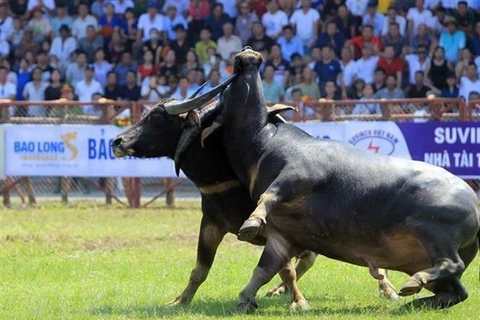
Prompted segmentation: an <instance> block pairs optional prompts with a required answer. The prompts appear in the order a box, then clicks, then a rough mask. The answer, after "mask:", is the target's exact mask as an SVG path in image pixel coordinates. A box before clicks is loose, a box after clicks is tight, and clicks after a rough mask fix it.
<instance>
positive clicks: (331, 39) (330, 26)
mask: <svg viewBox="0 0 480 320" xmlns="http://www.w3.org/2000/svg"><path fill="white" fill-rule="evenodd" d="M344 45H345V37H344V36H343V35H342V34H341V33H340V32H339V31H338V30H337V25H336V24H335V22H333V21H330V22H328V23H327V27H326V32H324V33H321V34H320V35H319V36H318V39H317V45H316V46H317V47H320V48H323V47H324V46H331V47H332V48H333V50H334V51H335V55H336V56H337V57H340V56H341V54H342V48H343V46H344Z"/></svg>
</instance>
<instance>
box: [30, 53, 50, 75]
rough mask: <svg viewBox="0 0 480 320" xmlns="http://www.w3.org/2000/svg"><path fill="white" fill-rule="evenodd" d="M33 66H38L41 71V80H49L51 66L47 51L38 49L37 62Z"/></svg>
mask: <svg viewBox="0 0 480 320" xmlns="http://www.w3.org/2000/svg"><path fill="white" fill-rule="evenodd" d="M34 68H39V69H40V70H41V71H42V81H49V80H50V74H51V72H52V71H53V68H52V67H51V66H50V64H49V63H48V58H47V53H46V52H45V51H39V52H38V53H37V64H36V65H35V66H34Z"/></svg>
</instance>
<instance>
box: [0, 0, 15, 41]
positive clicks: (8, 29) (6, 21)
mask: <svg viewBox="0 0 480 320" xmlns="http://www.w3.org/2000/svg"><path fill="white" fill-rule="evenodd" d="M7 6H8V4H7V3H5V2H1V3H0V41H5V40H7V38H8V37H9V36H10V34H12V33H13V32H14V30H15V28H14V25H13V18H12V17H9V15H8V8H7Z"/></svg>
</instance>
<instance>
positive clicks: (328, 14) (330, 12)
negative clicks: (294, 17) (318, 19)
mask: <svg viewBox="0 0 480 320" xmlns="http://www.w3.org/2000/svg"><path fill="white" fill-rule="evenodd" d="M340 6H344V7H345V0H325V1H324V3H323V10H319V11H320V12H322V18H323V20H324V21H325V22H327V23H328V22H330V21H334V20H335V17H337V16H338V9H339V8H340ZM345 8H346V7H345Z"/></svg>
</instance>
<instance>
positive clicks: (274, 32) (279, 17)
mask: <svg viewBox="0 0 480 320" xmlns="http://www.w3.org/2000/svg"><path fill="white" fill-rule="evenodd" d="M267 9H268V12H266V13H265V14H264V15H263V16H262V24H263V26H264V27H265V33H266V35H267V36H269V37H270V38H272V39H277V38H278V37H279V36H280V35H281V33H282V28H283V27H284V26H286V25H287V24H288V16H287V14H286V13H285V12H283V11H282V10H279V9H278V3H277V0H270V2H269V3H268V5H267Z"/></svg>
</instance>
